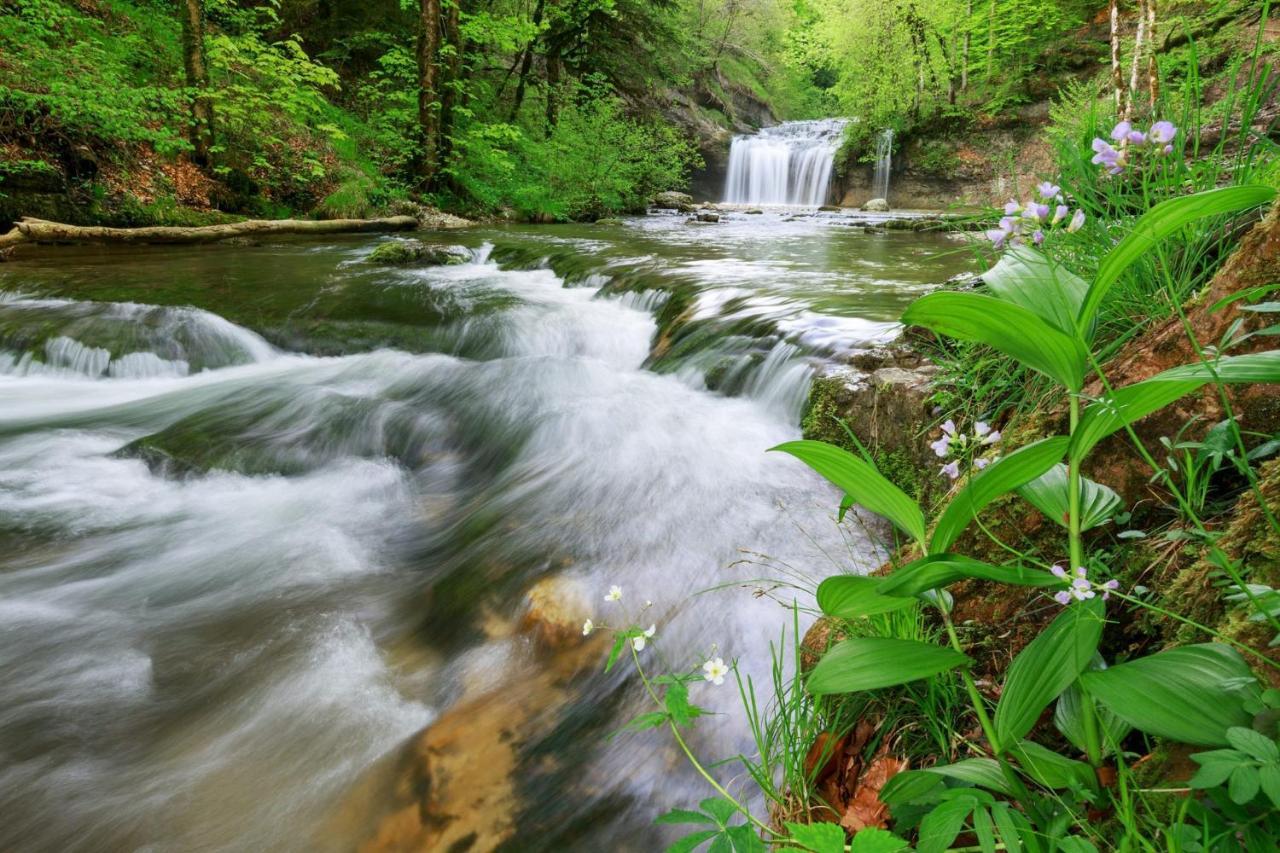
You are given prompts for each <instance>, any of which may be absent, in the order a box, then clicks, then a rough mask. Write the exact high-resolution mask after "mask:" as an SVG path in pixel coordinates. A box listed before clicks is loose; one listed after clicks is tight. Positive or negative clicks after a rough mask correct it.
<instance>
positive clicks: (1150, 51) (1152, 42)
mask: <svg viewBox="0 0 1280 853" xmlns="http://www.w3.org/2000/svg"><path fill="white" fill-rule="evenodd" d="M1147 87H1148V89H1149V90H1150V93H1151V109H1152V111H1153V114H1152V118H1155V115H1154V110H1155V108H1156V99H1157V98H1159V97H1160V63H1159V62H1157V61H1156V0H1147Z"/></svg>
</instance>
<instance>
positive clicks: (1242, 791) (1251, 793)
mask: <svg viewBox="0 0 1280 853" xmlns="http://www.w3.org/2000/svg"><path fill="white" fill-rule="evenodd" d="M1261 785H1262V780H1261V779H1259V778H1258V768H1257V767H1254V766H1253V765H1252V764H1240V765H1237V766H1236V769H1235V770H1232V771H1231V778H1230V779H1228V780H1227V796H1229V797H1231V802H1233V803H1235V804H1236V805H1238V806H1243V805H1244V804H1245V803H1247V802H1249V801H1250V800H1252V799H1253V798H1254V797H1256V796H1258V788H1260V787H1261Z"/></svg>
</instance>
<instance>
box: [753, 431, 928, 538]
mask: <svg viewBox="0 0 1280 853" xmlns="http://www.w3.org/2000/svg"><path fill="white" fill-rule="evenodd" d="M770 450H779V451H781V452H783V453H790V454H791V455H792V456H794V457H796V458H797V459H799V460H800V461H801V462H803V463H804V464H806V465H808V466H809V467H810V468H812V469H813V470H814V471H816V472H818V473H819V474H821V475H822V476H823V477H825V478H826V479H827V480H829V481H830V482H831V483H833V484H834V485H835V486H836V487H837V488H840V489H842V490H844V492H845V494H847V495H848V496H849V497H851V498H853V499H854V500H855V501H856V502H857V503H859V504H861V505H862V506H864V507H866V508H867V509H869V510H871V511H872V512H874V513H876V514H877V515H883V516H884V517H885V518H887V519H889V521H891V522H893V524H895V525H897V527H898V528H899V529H900V530H902V531H903V532H904V533H906V534H907V535H908V536H910V537H911V538H912V539H915V540H916V541H917V542H920V543H921V544H923V543H924V513H923V512H921V511H920V506H919V505H918V504H917V503H916V502H915V501H913V500H912V499H911V498H909V497H907V495H906V494H905V493H904V492H903V491H902V489H899V488H898V487H897V486H895V485H894V484H893V483H890V482H889V481H888V480H886V479H885V478H884V477H883V476H882V475H881V474H880V472H879V471H877V470H876V469H875V466H873V465H869V464H868V463H867V462H866V461H864V460H862V459H859V458H858V457H857V456H854V455H853V454H852V453H850V452H849V451H847V450H843V449H842V448H839V447H836V446H835V445H834V444H827V443H825V442H821V441H788V442H787V443H785V444H779V445H778V446H777V447H773V448H770Z"/></svg>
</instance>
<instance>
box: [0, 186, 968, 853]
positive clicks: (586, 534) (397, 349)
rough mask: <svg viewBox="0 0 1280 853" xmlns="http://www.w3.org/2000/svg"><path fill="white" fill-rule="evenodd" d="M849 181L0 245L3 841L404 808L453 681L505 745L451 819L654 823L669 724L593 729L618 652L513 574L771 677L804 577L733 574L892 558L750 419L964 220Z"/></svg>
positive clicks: (922, 266)
mask: <svg viewBox="0 0 1280 853" xmlns="http://www.w3.org/2000/svg"><path fill="white" fill-rule="evenodd" d="M852 221H853V217H852V216H851V215H850V214H846V213H816V212H812V211H803V212H797V211H789V210H785V209H782V210H777V209H771V210H769V211H767V212H765V213H763V214H759V215H751V214H747V213H745V212H742V211H739V212H734V213H726V214H724V216H723V219H722V221H721V222H719V223H716V224H691V223H686V222H685V218H684V217H683V216H677V215H651V216H648V217H636V218H630V219H626V220H623V221H622V222H620V223H615V224H596V225H571V226H570V225H566V226H509V227H483V228H476V229H471V230H466V231H462V232H457V233H452V234H441V235H427V237H426V239H433V240H438V241H440V242H448V243H462V244H464V245H466V246H467V247H468V248H469V249H470V250H471V251H472V260H471V262H469V263H466V264H463V265H459V266H453V267H437V268H414V267H405V268H387V267H377V266H372V265H370V264H368V263H366V262H365V261H364V260H363V259H364V258H365V257H366V256H367V255H368V253H369V252H370V251H371V250H372V249H373V248H374V247H375V246H376V245H377V244H378V243H379V242H381V241H383V240H386V239H396V238H388V237H371V236H359V237H355V236H353V237H347V238H328V239H326V240H324V241H316V240H304V239H296V240H271V241H268V242H263V243H258V244H242V245H217V246H207V247H198V248H178V247H173V248H158V247H156V248H119V249H87V248H70V247H59V248H51V249H47V250H40V251H37V252H33V253H30V254H27V255H23V256H21V257H20V258H19V259H17V260H15V261H13V262H11V263H6V264H0V547H2V550H0V696H3V702H0V815H2V816H3V818H2V819H0V849H4V850H16V851H130V850H147V851H188V850H202V851H205V850H210V851H212V850H217V851H224V850H225V851H233V850H350V849H353V848H355V847H357V846H358V845H360V844H362V843H366V842H367V843H368V844H369V845H370V846H369V847H368V848H366V849H371V850H372V849H392V847H390V846H387V844H383V846H378V845H379V844H382V842H381V841H379V840H378V836H379V834H381V835H382V836H383V841H386V839H387V838H389V837H392V836H394V831H393V830H394V826H395V821H396V819H397V818H396V809H397V808H398V806H397V803H398V802H401V801H404V802H409V803H412V802H413V796H409V799H408V800H407V801H406V800H404V798H405V796H406V795H405V791H403V790H400V791H399V792H398V793H397V791H396V786H397V785H398V784H400V782H399V781H398V780H402V779H403V778H404V773H405V769H404V768H405V766H406V765H405V761H406V760H408V759H406V758H405V755H406V749H408V748H410V747H406V744H412V743H413V742H414V738H415V733H417V732H419V731H421V730H422V729H424V727H427V726H430V725H431V724H433V722H438V723H440V724H441V725H443V724H444V723H445V721H448V725H449V726H451V727H453V730H456V732H457V743H459V744H461V746H460V747H459V748H460V750H461V753H462V756H463V758H464V759H467V760H469V761H470V762H471V765H473V766H474V770H475V772H476V774H477V776H478V777H479V778H480V779H481V781H480V782H479V783H476V784H477V785H481V786H489V787H487V788H484V787H482V788H478V789H477V793H476V796H475V797H474V798H471V799H474V800H475V802H474V803H473V806H475V805H476V803H479V806H477V808H480V809H481V810H482V811H484V812H485V814H484V815H483V816H482V817H483V820H484V821H487V822H488V823H489V824H491V827H490V831H489V834H485V833H483V832H482V833H481V834H480V835H479V837H476V836H474V835H472V836H471V840H470V842H469V844H470V849H475V850H484V849H491V848H493V847H496V846H499V843H501V845H502V846H503V849H510V850H520V851H530V850H548V851H550V850H569V849H573V850H577V849H581V850H644V851H648V850H655V849H659V848H660V846H661V844H662V841H663V838H664V837H665V836H662V835H661V834H660V833H659V830H658V829H657V828H655V827H654V826H653V825H652V819H653V817H654V816H655V815H656V814H658V813H659V812H660V811H661V810H663V809H665V808H667V807H670V806H672V805H690V804H692V803H693V802H696V801H697V800H698V799H700V798H701V797H703V796H707V795H708V794H709V793H710V792H709V791H708V790H707V789H706V787H705V785H704V784H703V783H702V782H701V780H699V779H698V778H697V776H696V775H695V774H694V773H693V772H692V770H690V768H688V767H687V766H686V765H684V764H683V763H682V762H681V761H680V760H679V759H678V756H677V755H676V754H675V753H674V751H673V750H672V749H671V746H670V743H669V739H668V738H666V737H665V736H664V735H663V734H662V733H661V732H646V733H643V734H637V735H623V736H621V737H618V738H614V739H609V738H608V736H609V735H610V734H611V733H612V732H614V731H615V730H616V729H617V728H618V727H619V726H620V725H621V724H622V723H623V722H625V721H626V720H627V719H629V718H630V717H631V716H632V715H633V714H635V713H637V712H639V711H643V710H648V709H647V708H646V707H645V706H644V702H643V699H644V697H643V692H642V690H641V689H640V685H639V684H638V682H637V681H636V680H635V679H634V677H631V676H630V675H628V674H627V672H626V670H625V668H622V669H619V670H616V671H615V672H613V673H611V674H610V675H608V676H606V675H604V674H603V673H602V669H603V654H602V652H601V651H600V650H599V649H598V648H596V647H595V646H588V647H586V653H585V655H584V654H583V653H582V647H579V651H577V652H574V651H570V652H556V651H554V650H551V649H548V648H547V645H546V644H545V643H541V642H539V641H536V640H533V639H531V638H530V635H529V633H528V632H527V631H525V630H522V629H521V620H522V618H523V615H524V613H525V612H526V610H527V608H528V594H529V591H530V589H531V588H533V587H534V586H535V585H536V584H537V583H538V582H539V581H545V580H546V579H547V578H555V579H556V581H555V583H556V584H557V586H555V587H554V589H555V590H557V592H556V593H555V597H557V598H559V599H560V603H561V604H562V605H564V606H566V607H568V608H569V609H571V610H574V611H577V610H580V611H581V612H580V613H579V614H577V615H575V616H574V618H575V619H578V618H579V617H580V618H582V619H585V618H586V617H588V616H590V617H592V618H594V619H596V620H597V621H600V622H612V623H616V621H617V620H618V619H620V618H623V615H624V614H626V615H632V616H634V618H635V619H637V620H640V621H641V622H642V623H643V624H644V625H646V626H647V625H648V624H649V623H653V624H655V625H656V627H657V637H656V638H655V640H654V641H653V644H652V646H651V648H650V649H649V650H648V651H647V652H646V654H647V655H648V657H647V658H646V660H647V661H648V662H650V663H651V664H652V665H653V666H654V667H655V669H661V668H662V666H663V665H667V666H679V667H686V666H697V665H698V663H699V662H700V661H701V660H702V659H704V658H705V656H706V655H707V654H709V653H710V648H711V646H712V644H715V646H716V653H717V654H720V655H723V656H724V657H725V658H737V659H738V660H739V661H740V664H741V666H742V669H743V671H744V672H749V673H751V674H752V675H753V676H754V677H756V678H757V679H758V680H759V682H760V683H763V681H767V676H768V671H769V643H770V642H771V641H773V642H776V641H777V640H778V638H779V636H780V634H781V632H782V630H783V628H784V626H785V625H786V623H787V622H788V620H789V615H788V611H787V610H786V609H785V608H784V607H783V606H782V605H781V604H779V603H778V600H781V601H790V600H792V599H794V598H799V599H800V600H801V602H802V604H805V605H809V604H811V598H808V597H807V596H805V595H804V594H803V593H801V592H797V591H796V590H794V589H791V588H789V587H786V586H781V587H776V588H773V587H769V588H771V589H773V592H772V594H771V595H763V596H758V595H756V594H755V592H756V591H757V590H759V589H761V588H765V585H764V584H762V583H760V582H757V581H756V579H759V578H778V579H783V580H787V581H789V582H792V583H797V584H799V585H801V586H803V585H805V584H806V583H807V584H809V585H812V583H813V582H815V581H816V580H817V579H819V578H821V577H822V576H823V575H825V574H828V573H831V572H833V571H857V570H860V569H864V568H865V567H866V566H868V565H870V564H872V563H873V562H874V561H875V559H876V557H877V555H878V546H877V545H876V544H875V543H874V542H873V541H872V540H871V539H869V538H867V537H865V536H863V535H862V534H861V533H859V532H858V531H857V530H856V529H855V528H854V527H851V526H848V525H846V526H845V527H838V526H837V525H836V524H835V520H834V510H835V506H836V503H837V499H836V498H837V496H836V495H835V494H833V493H832V492H831V491H830V490H829V489H828V488H826V487H824V486H823V485H822V484H821V483H820V481H819V480H818V479H817V478H816V477H815V476H814V475H812V474H810V473H809V472H807V471H806V470H805V469H804V468H803V467H802V466H801V465H800V464H799V463H797V462H795V461H794V460H792V459H789V458H783V457H779V456H777V455H774V454H766V453H765V450H766V449H767V448H768V447H770V446H772V445H774V444H776V443H778V442H781V441H785V440H788V439H792V438H795V437H798V435H799V416H800V412H801V409H802V406H803V403H804V400H805V397H806V393H807V388H808V383H809V380H810V378H811V376H812V373H813V371H814V369H815V368H816V367H818V366H820V365H821V364H822V363H824V362H827V361H831V360H839V359H841V358H843V357H846V356H847V355H848V354H850V353H851V352H854V351H857V350H859V349H865V348H867V347H869V346H872V345H874V344H875V343H876V342H878V341H883V340H886V339H888V338H890V337H892V336H893V335H894V334H895V332H896V328H897V327H896V320H897V317H898V316H899V314H900V313H901V311H902V309H903V308H904V306H905V305H906V304H907V303H908V302H909V301H910V300H911V299H912V298H913V297H915V296H917V295H919V294H921V293H923V292H925V291H926V290H928V289H929V288H930V287H932V286H934V285H936V284H937V283H940V282H942V281H944V280H945V279H947V278H948V277H949V276H951V275H953V274H954V273H956V272H958V271H960V270H963V269H966V268H968V266H969V257H968V255H967V253H966V250H965V249H964V245H963V243H961V242H959V241H957V240H956V239H954V238H951V237H947V236H943V235H932V234H917V233H911V232H889V233H866V232H864V230H863V229H862V228H861V227H857V226H856V225H851V224H850V223H851V222H852ZM612 584H618V585H620V586H621V587H622V589H623V600H622V601H621V602H617V603H607V602H605V601H604V596H605V593H606V592H607V590H608V589H609V587H610V586H611V585H612ZM713 587H718V589H716V590H714V591H711V592H705V593H703V594H698V593H699V592H700V591H704V590H709V589H711V588H713ZM544 588H545V587H544ZM645 601H651V602H652V604H651V605H650V606H648V608H647V609H644V608H645V605H644V602H645ZM642 609H643V612H640V611H641V610H642ZM693 699H694V701H695V702H698V703H699V704H703V705H706V706H708V707H711V708H713V709H715V710H718V711H721V712H723V714H724V716H721V717H714V718H711V719H710V720H709V721H704V722H703V724H701V725H700V726H699V728H698V730H697V736H696V737H695V744H696V746H697V747H698V748H699V749H700V750H702V751H704V752H705V754H706V755H707V756H708V757H709V758H723V757H727V756H729V755H732V754H734V753H736V752H737V751H739V750H747V749H749V743H748V742H747V741H746V740H745V738H744V735H745V727H744V721H743V716H742V712H741V710H740V708H739V707H738V700H737V695H736V691H735V690H734V688H733V687H732V686H730V685H729V684H726V685H725V686H723V687H719V688H717V687H714V686H712V685H709V684H707V685H695V687H694V688H693ZM464 763H465V762H464ZM721 772H722V773H723V774H724V777H725V779H726V780H736V782H737V783H741V782H742V781H743V779H742V773H741V771H740V770H735V769H734V768H732V767H728V766H726V767H725V768H723V769H722V771H721ZM486 774H487V776H488V777H492V778H488V777H486ZM495 780H496V781H495ZM468 784H470V783H468ZM455 787H457V785H455ZM456 793H457V792H456V791H455V794H456ZM410 794H413V792H410ZM396 797H400V801H397V800H396ZM486 798H487V799H486ZM459 799H467V798H465V797H462V798H459ZM455 805H456V804H455ZM441 807H442V808H445V809H446V811H447V810H448V809H449V808H452V805H451V804H449V803H445V804H443V805H442V806H441ZM406 808H408V809H409V811H410V812H412V811H413V808H412V806H407V807H406ZM475 820H477V818H476V817H475V816H474V815H472V816H466V815H459V814H456V813H454V812H450V813H449V814H448V815H446V820H445V821H444V822H445V823H448V822H449V821H456V826H457V827H461V828H466V827H467V826H468V825H469V824H468V821H475ZM495 827H496V829H495ZM444 832H445V835H444V836H443V837H445V838H448V837H450V836H449V835H448V832H449V830H444ZM388 833H390V835H388ZM458 837H459V838H462V839H463V841H464V842H465V841H466V834H465V833H462V834H461V835H459V836H458ZM441 849H445V848H443V847H442V848H441ZM448 849H456V850H463V849H468V846H467V845H466V844H465V843H464V844H463V846H453V847H449V848H448Z"/></svg>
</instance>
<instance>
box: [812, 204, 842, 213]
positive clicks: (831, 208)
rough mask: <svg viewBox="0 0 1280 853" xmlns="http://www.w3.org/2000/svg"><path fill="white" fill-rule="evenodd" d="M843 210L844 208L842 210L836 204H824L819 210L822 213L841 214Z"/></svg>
mask: <svg viewBox="0 0 1280 853" xmlns="http://www.w3.org/2000/svg"><path fill="white" fill-rule="evenodd" d="M842 209H843V208H840V207H838V206H836V205H834V204H824V205H822V206H821V207H819V208H818V210H820V211H822V212H823V213H839V212H840V211H841V210H842Z"/></svg>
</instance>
